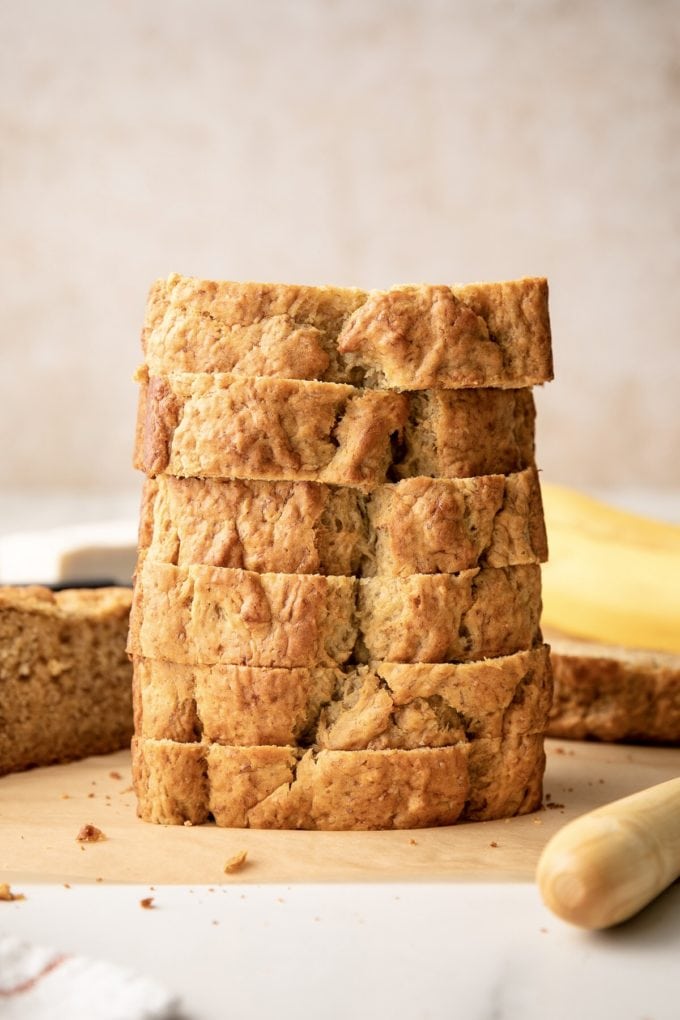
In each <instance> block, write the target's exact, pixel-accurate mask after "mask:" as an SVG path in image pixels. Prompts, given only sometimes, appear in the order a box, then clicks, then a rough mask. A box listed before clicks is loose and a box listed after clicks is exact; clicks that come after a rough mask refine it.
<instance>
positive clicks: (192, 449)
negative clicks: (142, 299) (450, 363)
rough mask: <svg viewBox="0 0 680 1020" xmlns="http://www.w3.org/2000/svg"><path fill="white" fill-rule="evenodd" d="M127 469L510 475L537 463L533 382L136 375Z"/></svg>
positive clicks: (365, 486)
mask: <svg viewBox="0 0 680 1020" xmlns="http://www.w3.org/2000/svg"><path fill="white" fill-rule="evenodd" d="M138 379H139V382H140V397H139V411H138V418H137V434H136V441H135V466H136V467H137V468H139V469H140V470H141V471H143V472H144V473H145V474H146V475H148V476H149V477H155V476H157V475H159V474H163V473H165V474H169V475H175V476H177V477H182V478H194V477H197V478H244V479H256V480H257V479H263V480H267V479H269V480H273V481H305V480H306V481H315V482H324V483H327V484H329V485H348V486H352V487H354V488H358V489H362V490H364V491H370V490H371V489H374V488H375V487H376V486H377V485H379V484H381V483H382V482H384V481H385V480H386V478H387V473H388V470H390V471H391V473H393V474H394V475H396V476H397V477H399V478H408V477H415V476H417V475H429V476H433V477H441V478H466V477H470V476H472V475H486V474H509V473H511V472H514V471H521V470H523V469H524V468H527V467H531V466H532V465H533V463H534V419H535V409H534V401H533V397H532V394H531V391H530V390H493V389H479V390H455V391H454V390H451V391H436V390H431V391H430V390H428V391H424V392H423V393H415V394H403V393H395V392H393V391H389V390H360V389H357V388H356V387H352V386H344V385H342V386H341V385H338V384H335V383H322V382H304V381H300V380H289V379H270V378H253V379H249V378H241V377H239V376H234V375H226V374H224V373H217V374H212V375H211V374H209V373H198V374H195V375H188V374H185V375H171V376H164V377H160V376H153V377H150V376H148V373H147V372H146V370H145V369H142V370H140V372H139V374H138Z"/></svg>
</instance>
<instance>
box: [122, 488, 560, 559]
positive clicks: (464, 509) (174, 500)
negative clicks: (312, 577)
mask: <svg viewBox="0 0 680 1020" xmlns="http://www.w3.org/2000/svg"><path fill="white" fill-rule="evenodd" d="M139 546H140V548H141V549H142V550H145V551H148V553H149V555H150V556H151V557H152V558H153V559H154V560H156V561H158V562H162V563H173V564H177V565H184V564H189V563H205V564H209V565H211V566H219V567H239V568H241V569H244V570H254V571H256V572H257V573H288V574H292V573H295V574H316V573H318V574H347V575H361V574H363V575H366V576H370V575H374V574H396V575H408V574H414V573H415V574H428V573H455V572H456V571H458V570H467V569H468V568H470V567H475V566H477V565H478V564H487V565H489V566H512V565H514V564H519V563H538V562H542V561H544V560H545V558H546V556H547V543H546V536H545V525H544V521H543V508H542V504H541V493H540V487H539V483H538V475H537V473H536V471H535V469H534V468H528V469H527V470H525V471H521V472H519V473H517V474H511V475H485V476H482V477H478V478H461V479H457V478H450V479H449V478H408V479H404V480H403V481H401V482H397V483H396V484H389V485H381V486H379V487H378V488H377V489H375V490H374V491H373V493H372V494H371V496H370V498H367V497H365V496H364V495H363V494H362V493H360V492H359V491H358V490H356V489H350V488H338V487H336V486H329V485H319V484H317V483H315V482H269V481H247V480H244V479H233V480H217V479H208V478H173V477H172V476H170V475H159V476H158V478H155V479H147V480H146V482H145V485H144V494H143V498H142V508H141V522H140V531H139Z"/></svg>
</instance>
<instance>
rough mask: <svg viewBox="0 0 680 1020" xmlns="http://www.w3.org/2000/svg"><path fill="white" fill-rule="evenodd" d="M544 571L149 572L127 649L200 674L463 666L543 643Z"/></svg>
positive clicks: (144, 568)
mask: <svg viewBox="0 0 680 1020" xmlns="http://www.w3.org/2000/svg"><path fill="white" fill-rule="evenodd" d="M540 607H541V593H540V567H538V566H536V565H528V566H518V567H487V568H483V569H479V568H475V569H473V570H466V571H461V572H460V573H459V574H418V575H414V576H412V577H380V578H367V579H364V580H359V581H358V580H356V579H354V578H351V577H324V576H322V575H319V574H256V573H253V572H252V571H247V570H237V569H234V568H231V567H208V566H203V565H201V564H192V565H190V566H183V567H176V566H172V565H171V564H167V563H154V562H153V561H151V560H150V559H149V558H148V557H146V558H144V559H143V563H142V564H141V565H140V568H139V571H138V574H137V579H136V583H135V594H134V598H133V606H132V614H131V619H130V639H129V651H130V652H131V653H132V654H135V655H142V656H144V657H145V658H150V659H168V660H170V661H171V662H179V663H186V664H193V665H212V664H214V663H231V664H234V665H248V666H283V667H295V666H329V665H341V664H342V663H343V662H346V661H347V660H348V659H349V657H350V655H351V654H352V653H353V652H354V655H355V658H356V660H357V661H359V662H369V661H371V660H378V661H385V662H451V661H453V662H455V661H470V660H472V659H479V658H484V657H485V656H493V655H509V654H511V653H513V652H517V651H520V650H521V649H523V648H530V647H532V646H533V645H534V644H536V642H537V641H539V640H540V630H539V615H540Z"/></svg>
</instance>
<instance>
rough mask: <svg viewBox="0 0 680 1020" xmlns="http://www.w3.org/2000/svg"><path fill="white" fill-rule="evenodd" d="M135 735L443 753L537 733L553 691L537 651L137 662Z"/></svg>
mask: <svg viewBox="0 0 680 1020" xmlns="http://www.w3.org/2000/svg"><path fill="white" fill-rule="evenodd" d="M134 677H135V679H134V693H135V732H136V733H137V735H138V736H140V737H149V738H152V739H168V740H175V741H178V742H196V741H207V742H208V743H217V744H232V745H241V746H251V745H264V744H276V745H300V746H305V747H311V746H316V747H319V748H326V749H328V750H334V751H353V750H386V749H390V748H402V749H405V750H409V749H413V748H416V747H442V746H446V745H449V744H456V743H460V742H461V741H466V740H473V739H474V740H476V739H479V738H482V737H486V738H496V739H497V738H500V737H503V736H507V735H510V734H516V735H520V734H523V733H524V734H529V733H540V732H543V730H544V729H545V724H546V719H547V713H548V709H549V707H550V701H551V694H552V684H551V676H550V660H549V655H548V648H547V646H545V645H541V646H538V647H536V648H532V649H530V650H528V651H524V652H517V653H516V654H515V655H511V656H505V657H500V658H496V659H484V660H482V661H478V662H470V663H464V664H448V663H447V664H429V663H389V662H388V663H372V664H370V665H369V666H347V667H345V668H344V669H342V670H341V669H337V668H335V669H334V668H298V669H277V668H258V667H252V666H231V665H219V666H194V665H182V664H178V663H172V662H164V661H158V660H152V659H143V658H136V659H135V662H134Z"/></svg>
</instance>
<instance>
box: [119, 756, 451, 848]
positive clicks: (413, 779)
mask: <svg viewBox="0 0 680 1020" xmlns="http://www.w3.org/2000/svg"><path fill="white" fill-rule="evenodd" d="M133 782H134V785H135V789H136V792H137V803H138V814H139V815H140V817H141V818H143V819H144V820H145V821H150V822H160V823H161V824H164V825H168V824H181V823H183V822H184V821H190V822H192V823H193V824H200V823H202V822H205V821H207V820H208V819H209V818H210V817H212V818H214V820H215V822H216V823H217V825H219V826H228V827H231V828H247V827H252V828H271V829H404V828H417V827H423V826H430V825H447V824H450V823H452V822H455V821H456V820H457V819H458V818H459V817H460V816H461V814H462V812H463V809H464V807H465V802H466V799H467V795H468V786H469V782H468V767H467V746H466V745H459V746H454V747H443V748H425V749H420V750H418V751H319V752H316V751H311V750H310V751H306V752H304V751H301V750H298V749H296V748H293V747H247V748H246V747H222V746H220V745H219V744H175V743H172V742H171V741H169V740H160V741H154V740H142V739H139V738H135V740H134V742H133Z"/></svg>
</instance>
